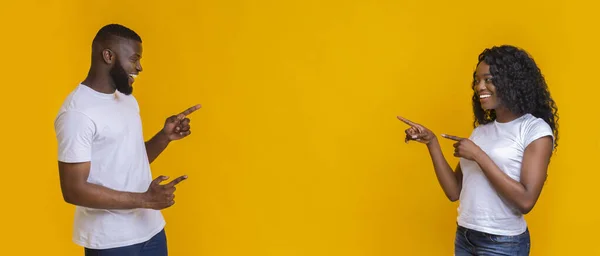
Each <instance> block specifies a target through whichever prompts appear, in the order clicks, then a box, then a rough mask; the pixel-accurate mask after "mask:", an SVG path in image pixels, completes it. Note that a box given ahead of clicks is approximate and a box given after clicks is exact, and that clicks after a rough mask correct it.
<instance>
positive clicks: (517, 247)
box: [454, 226, 531, 256]
mask: <svg viewBox="0 0 600 256" xmlns="http://www.w3.org/2000/svg"><path fill="white" fill-rule="evenodd" d="M530 246H531V241H530V238H529V229H527V230H526V231H525V232H523V233H522V234H520V235H516V236H501V235H492V234H488V233H483V232H479V231H475V230H472V229H468V228H464V227H461V226H458V228H457V229H456V238H455V240H454V255H455V256H472V255H478V256H479V255H481V256H492V255H494V256H495V255H505V256H528V255H529V249H530Z"/></svg>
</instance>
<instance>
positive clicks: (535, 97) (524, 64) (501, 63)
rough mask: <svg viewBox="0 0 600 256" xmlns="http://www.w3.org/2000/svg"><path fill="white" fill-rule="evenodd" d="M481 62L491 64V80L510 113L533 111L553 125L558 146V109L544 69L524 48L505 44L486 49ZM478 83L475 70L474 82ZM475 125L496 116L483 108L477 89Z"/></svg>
mask: <svg viewBox="0 0 600 256" xmlns="http://www.w3.org/2000/svg"><path fill="white" fill-rule="evenodd" d="M478 60H479V61H478V65H479V63H481V62H485V63H486V64H488V65H489V66H490V73H491V74H492V77H493V78H492V83H493V84H494V86H495V87H496V93H497V95H498V98H499V99H500V100H501V101H502V103H503V105H504V106H505V107H507V108H508V109H509V110H510V111H511V112H513V113H515V114H518V115H522V114H527V113H529V114H531V115H533V116H535V117H538V118H541V119H543V120H544V121H545V122H546V123H547V124H548V125H549V126H550V128H552V132H553V134H554V138H555V140H554V148H555V149H556V147H557V146H558V143H556V142H557V141H558V108H557V107H556V103H555V102H554V100H553V99H552V97H551V96H550V91H549V90H548V86H547V85H546V81H545V79H544V76H543V75H542V72H541V71H540V69H539V68H538V66H537V64H536V63H535V61H534V60H533V58H532V57H531V56H530V55H529V54H528V53H527V52H526V51H524V50H523V49H519V48H517V47H515V46H510V45H502V46H494V47H492V48H488V49H485V50H484V51H483V52H482V53H481V54H480V55H479V57H478ZM472 86H475V72H473V85H472ZM473 113H474V115H475V121H474V122H473V126H474V127H477V125H480V124H487V123H490V122H492V121H494V120H495V119H496V112H495V111H494V110H490V111H485V110H483V109H482V108H481V103H480V102H479V96H478V95H477V92H475V91H474V92H473Z"/></svg>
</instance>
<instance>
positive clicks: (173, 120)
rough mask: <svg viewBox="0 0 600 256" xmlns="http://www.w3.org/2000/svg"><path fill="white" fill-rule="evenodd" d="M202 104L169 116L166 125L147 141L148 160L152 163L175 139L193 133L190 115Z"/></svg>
mask: <svg viewBox="0 0 600 256" xmlns="http://www.w3.org/2000/svg"><path fill="white" fill-rule="evenodd" d="M199 108H200V105H195V106H193V107H191V108H188V109H186V110H185V111H183V112H181V113H179V114H178V115H173V116H170V117H169V118H167V120H166V121H165V126H164V128H163V129H162V130H160V131H159V132H158V133H157V134H156V135H154V136H153V137H152V138H151V139H150V140H148V141H146V153H147V154H148V161H149V162H150V163H152V162H153V161H154V160H155V159H156V158H157V157H158V156H159V155H160V153H162V152H163V151H164V150H165V148H167V146H168V145H169V143H171V141H174V140H180V139H183V138H185V137H187V136H188V135H190V134H191V133H192V131H191V130H190V119H189V118H187V116H188V115H190V114H191V113H193V112H194V111H196V110H198V109H199Z"/></svg>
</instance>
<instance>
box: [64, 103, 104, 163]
mask: <svg viewBox="0 0 600 256" xmlns="http://www.w3.org/2000/svg"><path fill="white" fill-rule="evenodd" d="M54 129H55V132H56V139H57V141H58V161H61V162H66V163H80V162H89V161H91V160H92V141H93V138H94V133H95V125H94V122H93V121H92V120H91V119H90V118H89V117H88V116H86V115H84V114H83V113H80V112H77V111H67V112H64V113H62V114H60V115H59V116H58V117H57V118H56V122H55V123H54Z"/></svg>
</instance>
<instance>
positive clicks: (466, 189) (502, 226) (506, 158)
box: [457, 114, 554, 236]
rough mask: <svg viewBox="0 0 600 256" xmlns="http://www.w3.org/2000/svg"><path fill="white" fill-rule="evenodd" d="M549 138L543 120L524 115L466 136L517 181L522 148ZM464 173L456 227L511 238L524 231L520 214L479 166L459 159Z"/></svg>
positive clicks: (523, 222) (480, 127) (519, 173)
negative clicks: (494, 186) (495, 187)
mask: <svg viewBox="0 0 600 256" xmlns="http://www.w3.org/2000/svg"><path fill="white" fill-rule="evenodd" d="M544 136H551V137H552V138H553V140H554V136H553V133H552V129H551V128H550V126H549V125H548V124H547V123H546V122H544V120H543V119H540V118H536V117H535V116H533V115H531V114H525V115H523V116H521V117H519V118H517V119H515V120H513V121H511V122H507V123H500V122H496V121H494V122H491V123H488V124H485V125H480V126H478V127H477V128H475V129H474V130H473V133H472V134H471V136H470V137H469V139H470V140H471V141H473V142H474V143H475V144H476V145H478V146H479V147H480V148H481V149H482V150H483V151H484V152H485V153H486V154H487V155H488V156H489V157H490V158H491V159H492V160H493V161H494V163H496V165H497V166H498V167H499V168H500V170H502V171H503V172H504V173H506V174H507V175H508V176H509V177H511V178H512V179H514V180H516V181H520V177H521V163H522V161H523V154H524V152H525V148H526V147H527V146H528V145H529V144H530V143H531V142H533V141H535V140H536V139H539V138H541V137H544ZM460 166H461V170H462V173H463V181H462V191H461V193H460V206H459V207H458V218H457V220H458V221H457V222H458V225H460V226H463V227H465V228H469V229H473V230H477V231H480V232H485V233H490V234H496V235H505V236H514V235H519V234H521V233H523V232H525V231H526V229H527V223H526V222H525V218H524V217H523V215H522V214H521V213H520V212H519V211H518V210H517V209H516V208H515V207H513V206H512V205H511V204H510V203H509V202H508V201H506V200H505V199H504V198H502V197H501V196H500V195H499V194H498V192H496V190H495V189H494V188H493V187H492V184H491V183H490V182H489V180H488V179H487V177H486V176H485V174H484V173H483V172H482V170H481V168H480V167H479V165H478V164H477V163H476V162H474V161H471V160H467V159H464V158H461V159H460Z"/></svg>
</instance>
